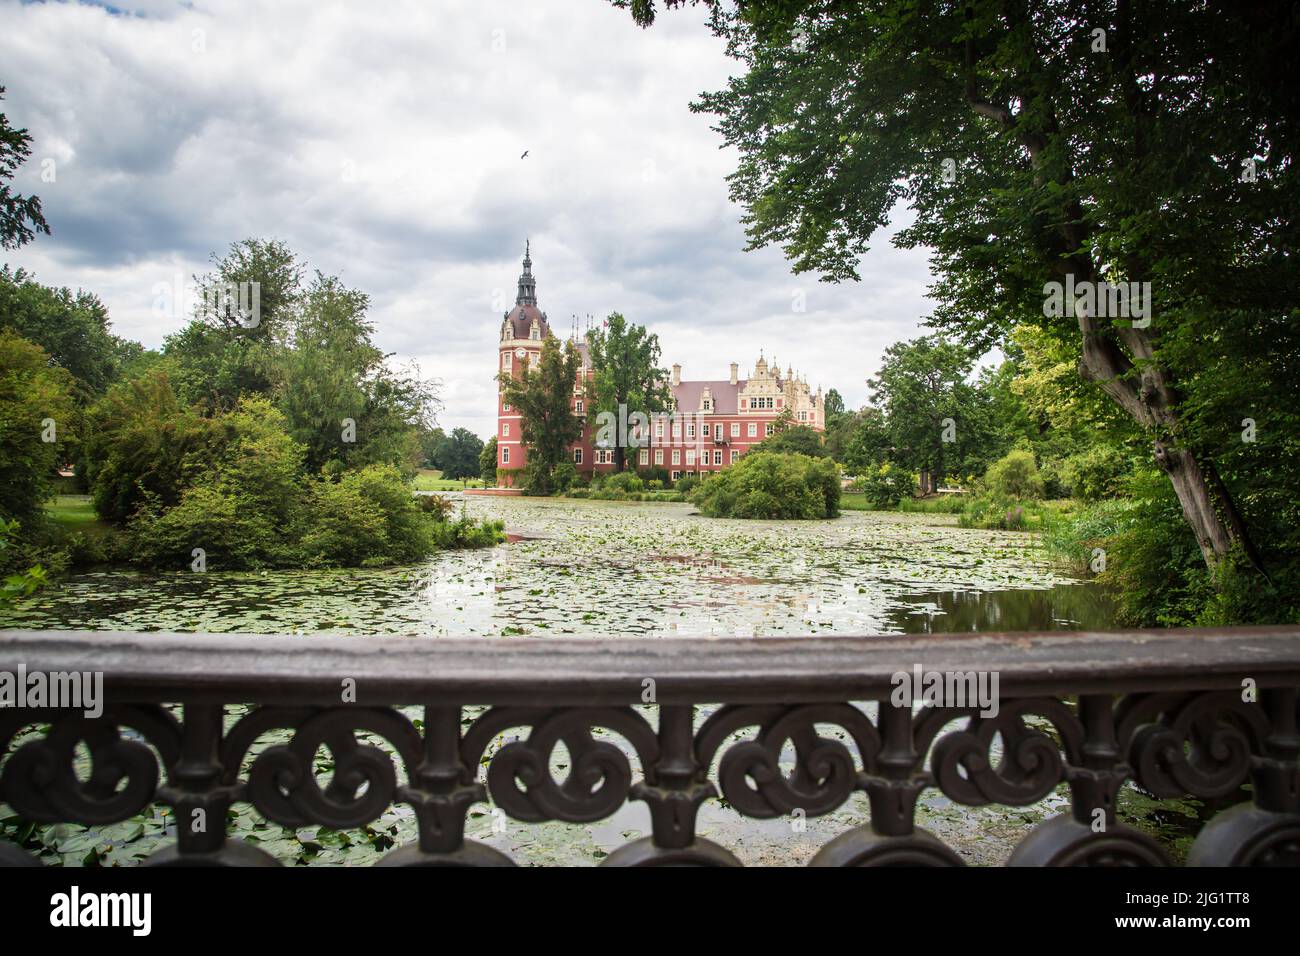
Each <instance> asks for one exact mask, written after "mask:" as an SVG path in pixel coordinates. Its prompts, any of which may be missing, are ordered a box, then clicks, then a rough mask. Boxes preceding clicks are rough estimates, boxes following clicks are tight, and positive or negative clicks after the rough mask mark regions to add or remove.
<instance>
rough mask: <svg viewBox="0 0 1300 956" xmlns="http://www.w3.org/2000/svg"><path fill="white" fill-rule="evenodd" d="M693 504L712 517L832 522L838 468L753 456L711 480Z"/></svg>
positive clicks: (822, 461) (800, 458) (803, 458)
mask: <svg viewBox="0 0 1300 956" xmlns="http://www.w3.org/2000/svg"><path fill="white" fill-rule="evenodd" d="M680 486H681V483H680V482H679V484H678V487H679V488H680ZM690 500H691V501H693V502H694V503H695V504H696V506H697V507H699V509H700V511H701V512H702V513H704V514H706V515H708V516H709V517H711V518H768V519H781V518H795V519H814V518H834V517H836V516H837V515H838V514H839V511H840V475H839V468H838V467H837V466H836V465H835V463H834V462H832V461H831V460H830V459H828V458H813V457H810V456H808V455H797V454H777V453H773V452H750V453H749V454H747V455H745V456H744V457H743V458H741V459H740V461H738V462H737V463H736V464H734V465H732V466H731V467H730V468H728V469H727V470H726V471H722V472H719V473H718V474H716V475H712V476H710V478H709V479H708V480H707V481H705V482H704V483H703V484H701V485H700V486H699V487H698V488H697V489H696V490H695V493H694V494H693V495H692V496H691V499H690Z"/></svg>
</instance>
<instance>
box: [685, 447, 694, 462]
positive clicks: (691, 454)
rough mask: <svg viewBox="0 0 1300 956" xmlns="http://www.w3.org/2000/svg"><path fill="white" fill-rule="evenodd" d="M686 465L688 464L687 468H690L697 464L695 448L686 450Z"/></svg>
mask: <svg viewBox="0 0 1300 956" xmlns="http://www.w3.org/2000/svg"><path fill="white" fill-rule="evenodd" d="M686 464H687V466H690V465H693V464H695V449H694V448H688V449H686Z"/></svg>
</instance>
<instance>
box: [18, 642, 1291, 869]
mask: <svg viewBox="0 0 1300 956" xmlns="http://www.w3.org/2000/svg"><path fill="white" fill-rule="evenodd" d="M19 666H21V667H23V668H24V669H25V671H26V672H27V673H28V674H31V673H33V672H42V673H46V674H50V673H56V672H71V671H77V672H96V671H97V672H102V673H103V675H104V691H105V694H104V696H105V698H106V700H107V706H106V707H105V709H104V712H103V714H102V716H99V717H87V716H86V715H85V714H84V713H83V712H81V711H80V710H69V709H40V710H32V709H21V708H14V709H10V708H3V709H0V759H2V760H3V763H2V764H0V802H3V803H7V804H8V805H9V806H11V807H12V808H13V809H14V810H15V811H16V812H17V813H18V814H19V815H20V816H22V817H23V818H25V819H27V820H30V821H36V822H54V821H75V822H81V823H87V824H105V823H110V822H113V821H118V820H123V819H127V818H129V817H131V816H132V815H134V814H137V813H139V812H141V810H142V809H144V808H146V807H147V806H149V805H150V804H151V803H159V804H164V805H169V806H170V807H171V808H173V810H174V812H175V815H176V820H177V821H178V824H179V826H178V839H177V842H176V843H175V844H174V845H172V846H170V847H168V848H165V849H163V850H161V851H159V852H158V853H156V854H155V855H154V856H152V857H150V858H149V859H148V860H147V861H146V862H147V863H149V864H207V865H262V864H274V862H275V861H274V860H273V859H272V858H271V857H269V856H267V855H266V854H265V853H263V852H262V851H261V850H259V849H257V848H256V847H254V846H252V845H250V844H247V843H243V842H240V841H239V840H237V839H234V838H232V837H231V836H230V835H229V833H228V832H227V828H226V826H225V825H224V822H219V823H218V825H216V826H207V827H202V828H199V827H191V826H190V825H189V821H191V820H197V819H207V820H215V821H225V820H226V819H227V811H228V810H229V808H230V807H231V806H232V804H234V803H236V802H238V801H245V802H248V803H251V804H252V805H253V806H254V807H255V808H256V810H257V811H258V812H259V813H260V814H261V815H263V816H264V817H266V818H268V819H270V820H273V821H277V822H279V823H282V824H285V825H287V826H302V825H305V824H307V823H316V824H321V825H326V826H329V827H333V828H336V829H348V828H357V827H361V826H363V825H365V824H366V823H368V822H369V821H372V820H374V819H376V818H377V817H378V816H379V815H380V814H382V813H384V812H385V811H386V810H388V808H389V807H390V806H391V805H393V804H394V803H405V804H409V805H410V806H411V807H412V808H413V810H414V814H415V816H416V819H417V822H418V836H419V838H418V842H416V843H413V844H411V845H409V846H405V847H401V848H398V849H395V850H392V851H390V852H388V853H387V855H386V856H385V857H384V858H383V859H382V863H383V864H384V865H442V864H452V865H502V864H509V863H510V862H511V860H510V859H509V858H508V857H507V856H505V855H504V854H503V853H501V852H500V851H498V850H496V849H495V848H493V847H490V846H488V845H486V844H484V843H481V842H478V841H475V840H473V839H467V838H466V837H465V821H466V815H467V812H468V810H469V808H470V806H471V805H472V804H474V803H476V802H480V801H484V800H486V799H488V798H489V796H490V798H491V800H492V801H493V802H494V803H495V805H496V806H497V807H499V808H501V809H502V810H503V811H504V812H505V813H506V814H508V815H509V816H511V817H514V818H516V819H518V820H523V821H544V820H564V821H570V822H582V821H595V820H599V819H603V818H605V817H608V816H609V815H611V814H612V813H614V812H615V811H616V810H618V809H619V808H620V807H621V806H622V805H623V804H624V803H625V802H626V801H628V800H639V801H644V802H645V803H646V804H647V805H648V806H649V810H650V815H651V820H652V835H651V836H648V837H645V838H643V839H639V840H635V841H633V842H630V843H628V844H626V845H624V846H622V847H620V848H619V849H617V850H616V851H615V852H614V853H612V854H611V855H610V856H609V857H608V858H607V859H606V860H605V861H604V862H605V864H606V865H611V866H617V865H655V864H671V863H684V864H705V865H729V864H735V863H736V862H737V861H736V858H735V857H734V856H733V855H732V854H731V853H730V852H729V851H728V850H727V849H725V848H724V847H722V846H720V845H717V844H716V843H712V842H709V841H707V840H705V839H703V838H702V837H699V836H697V834H696V816H697V813H698V811H699V808H700V805H701V804H702V803H703V802H704V801H706V800H709V799H710V798H712V797H717V796H722V797H723V798H725V799H726V800H727V801H728V802H729V803H730V805H731V806H732V807H733V808H735V809H736V810H738V811H739V812H740V813H742V814H745V815H746V816H749V817H755V818H773V817H779V816H782V815H787V814H795V813H802V814H805V815H806V816H808V817H815V816H818V815H822V814H826V813H828V812H830V811H832V810H834V809H835V808H837V807H839V806H840V805H841V804H843V803H844V802H845V801H846V800H848V799H849V797H850V796H851V795H852V794H854V793H855V792H856V791H865V793H866V795H867V798H868V801H869V805H870V811H871V812H870V822H869V823H868V824H866V825H864V826H862V827H859V828H856V829H852V830H849V831H848V832H845V833H842V834H840V835H839V836H837V837H835V838H834V839H832V840H830V842H828V843H827V844H826V845H825V846H823V847H822V849H821V850H820V851H819V853H818V854H817V856H816V857H815V859H814V863H816V864H820V865H831V866H845V865H886V864H927V865H953V864H960V863H961V858H960V857H959V856H958V855H957V853H955V852H954V851H953V850H952V849H951V848H950V847H948V846H945V845H944V844H943V843H942V842H941V841H940V840H939V839H937V838H936V837H935V836H933V835H931V834H929V833H927V832H925V831H924V830H922V829H920V828H918V827H917V826H916V825H915V822H914V817H915V812H916V805H917V799H918V796H919V795H920V794H922V792H923V791H925V790H926V789H927V788H938V789H939V790H940V791H942V792H943V793H944V794H945V795H947V796H948V797H949V798H951V799H952V800H954V801H956V802H958V803H961V804H965V805H982V804H988V803H996V804H1003V805H1013V806H1022V805H1028V804H1032V803H1035V802H1037V801H1039V800H1041V799H1042V798H1043V797H1044V796H1045V795H1047V794H1049V793H1051V792H1052V791H1053V790H1054V789H1055V788H1056V787H1058V786H1059V785H1061V784H1062V783H1064V784H1066V785H1068V788H1069V792H1070V794H1071V803H1072V809H1071V812H1069V813H1066V814H1063V815H1061V816H1057V817H1053V818H1051V819H1049V820H1047V821H1046V822H1044V823H1042V824H1039V825H1038V826H1036V827H1035V828H1033V829H1032V830H1031V831H1030V832H1029V833H1028V834H1027V835H1026V836H1025V838H1024V839H1023V840H1022V841H1021V842H1020V843H1019V845H1018V846H1017V848H1016V849H1015V851H1014V853H1013V854H1012V856H1011V859H1010V862H1011V863H1012V864H1023V865H1053V866H1060V865H1148V864H1155V865H1158V864H1164V863H1167V862H1169V859H1168V856H1167V855H1166V852H1165V850H1164V849H1163V848H1162V847H1161V845H1160V844H1159V843H1157V842H1156V841H1155V840H1154V839H1153V838H1152V837H1150V836H1148V835H1146V834H1145V833H1143V832H1141V831H1139V830H1136V829H1134V828H1131V827H1128V826H1125V825H1123V824H1122V823H1120V822H1119V821H1118V819H1117V816H1116V804H1117V800H1118V798H1119V796H1120V793H1121V790H1122V788H1123V786H1124V784H1125V782H1126V781H1129V780H1133V781H1135V782H1136V783H1137V785H1138V786H1140V787H1141V788H1142V789H1143V790H1145V791H1146V792H1148V793H1149V794H1152V795H1154V796H1156V797H1160V798H1171V797H1176V796H1181V795H1193V796H1196V797H1201V798H1211V797H1216V796H1221V795H1224V794H1229V793H1231V792H1233V791H1235V790H1238V789H1239V788H1240V787H1241V786H1242V784H1243V783H1249V784H1250V785H1251V790H1252V795H1251V799H1250V801H1249V802H1246V803H1242V804H1239V805H1237V806H1234V807H1232V808H1231V809H1229V810H1226V811H1224V812H1223V813H1221V814H1220V815H1219V816H1217V817H1216V818H1215V819H1213V820H1212V821H1210V822H1209V823H1208V824H1207V825H1206V826H1205V827H1204V828H1203V829H1202V831H1201V832H1200V834H1199V836H1198V837H1197V839H1196V841H1195V844H1194V845H1193V847H1192V849H1191V851H1190V854H1189V856H1188V863H1189V864H1202V865H1281V864H1292V865H1294V864H1298V863H1300V733H1298V732H1297V719H1298V715H1297V709H1298V705H1297V689H1298V688H1300V628H1297V627H1284V628H1240V629H1231V630H1183V631H1137V632H1126V633H1103V634H1073V633H1064V632H1054V633H1046V634H1000V635H982V636H976V635H927V636H914V637H893V636H890V637H864V638H812V637H808V638H797V639H774V638H758V639H734V640H733V639H725V640H704V639H701V640H641V639H608V640H527V639H502V640H476V641H451V640H419V639H409V638H408V639H393V638H322V637H287V636H285V637H278V636H277V637H254V636H240V635H171V634H107V633H74V632H21V631H8V632H0V672H4V671H8V672H11V673H12V672H15V670H16V668H18V667H19ZM917 667H919V668H920V669H921V671H922V672H923V673H927V674H929V673H959V674H968V675H969V674H984V675H991V674H996V675H997V678H998V684H997V689H998V694H997V701H998V707H997V712H996V714H991V713H989V712H988V711H986V712H985V713H983V714H982V713H981V712H980V710H979V708H978V707H977V706H952V705H950V704H944V705H939V706H917V705H903V706H899V705H897V704H896V702H894V701H891V697H893V696H894V695H895V693H896V687H897V685H896V683H895V682H894V675H896V674H897V673H899V672H903V673H907V672H913V671H914V669H915V668H917ZM347 682H354V683H352V684H349V683H347ZM349 687H350V688H351V689H352V690H351V693H354V694H355V698H354V699H355V702H344V700H343V698H344V695H345V694H348V693H349ZM233 705H246V706H244V707H242V708H241V709H242V711H243V712H242V715H241V716H239V717H238V719H237V720H233V721H232V720H230V719H228V718H229V717H230V712H231V710H232V708H233ZM413 706H414V707H416V708H423V711H422V714H423V720H422V721H418V720H414V719H412V717H411V716H410V715H409V714H408V713H406V712H405V711H408V710H410V708H411V707H413ZM710 707H712V709H711V712H709V709H710ZM989 710H991V708H990V709H989ZM467 712H468V713H471V714H473V713H477V716H476V717H475V719H473V720H470V721H466V722H465V723H464V724H463V723H462V719H463V717H464V715H465V714H466V713H467ZM706 712H707V716H706ZM34 724H35V725H38V726H39V727H40V728H41V730H40V731H39V732H32V731H31V727H32V725H34ZM20 728H28V731H27V734H26V736H27V737H28V738H29V739H27V740H26V742H23V743H21V744H19V745H17V746H15V744H14V741H15V739H16V738H15V734H16V733H17V732H18V731H19V730H20ZM510 728H527V735H526V736H525V737H523V738H522V739H517V740H514V741H511V742H508V743H506V744H505V745H504V746H501V747H499V748H498V749H495V750H491V746H490V745H491V744H492V742H493V741H494V740H500V736H501V734H502V732H503V731H505V730H507V729H510ZM828 728H834V729H836V730H835V731H832V730H830V729H828ZM272 729H280V730H282V731H287V734H286V739H287V741H288V742H287V743H283V744H279V745H276V746H272V747H269V748H266V749H264V750H261V751H260V752H258V753H256V754H255V755H253V754H250V747H251V746H252V743H253V742H254V741H255V740H256V739H257V738H258V737H259V736H261V735H263V734H264V733H266V732H267V731H269V730H272ZM827 734H830V735H829V736H828V735H827ZM363 735H369V736H368V737H366V739H373V737H375V736H377V737H379V738H382V740H384V741H386V745H385V746H383V747H378V746H374V745H373V744H371V743H366V742H365V741H364V740H363V739H362V736H363ZM738 735H739V736H738ZM612 739H616V740H619V741H621V745H616V744H615V743H614V742H612ZM560 745H563V747H564V748H565V749H566V750H567V754H568V760H567V765H566V766H567V772H565V773H563V774H559V773H558V772H557V771H556V768H555V763H554V761H553V756H554V754H555V752H556V748H557V747H559V746H560ZM79 746H81V747H84V748H85V749H86V750H88V751H89V753H90V757H91V759H92V761H93V771H92V772H91V773H89V775H88V776H84V779H83V776H79V775H78V774H77V772H76V771H75V770H74V760H75V754H76V752H77V750H78V747H79ZM321 748H327V749H328V750H329V751H330V752H331V753H332V755H333V772H332V774H331V775H330V779H329V780H328V783H327V784H326V785H325V786H324V787H323V788H322V786H321V781H320V779H318V778H317V776H316V775H315V774H314V772H313V769H312V768H313V758H314V756H315V755H316V754H317V753H318V751H320V750H321ZM489 751H491V752H489ZM83 752H84V751H83ZM783 753H785V754H787V755H790V754H792V756H789V757H788V759H787V760H786V763H785V764H783V763H782V760H783ZM484 764H486V772H485V773H484V772H482V768H483V765H484ZM638 766H639V777H638V776H635V773H636V772H637V771H636V768H637V767H638ZM160 770H161V777H162V779H161V781H160ZM0 862H2V863H9V864H15V863H17V864H24V863H26V864H30V863H34V862H35V860H34V859H33V858H32V857H31V856H30V855H29V854H27V853H26V852H24V851H23V850H21V849H19V848H17V847H16V846H13V845H12V844H0Z"/></svg>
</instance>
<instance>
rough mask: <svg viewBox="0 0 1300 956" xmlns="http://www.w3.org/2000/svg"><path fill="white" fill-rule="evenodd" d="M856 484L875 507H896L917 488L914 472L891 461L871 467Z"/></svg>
mask: <svg viewBox="0 0 1300 956" xmlns="http://www.w3.org/2000/svg"><path fill="white" fill-rule="evenodd" d="M856 484H857V488H858V489H859V490H860V491H861V492H862V494H864V495H866V497H867V501H869V502H870V503H871V505H872V506H873V507H875V508H895V507H897V506H898V504H899V502H901V501H902V500H903V499H904V498H907V497H910V496H911V495H912V492H913V491H915V490H916V482H915V480H914V478H913V475H912V472H911V471H909V470H907V469H904V468H901V467H899V466H898V465H895V464H893V463H891V462H885V463H884V464H882V465H880V466H878V467H876V468H869V469H868V471H867V472H866V474H864V475H861V476H860V477H859V478H858V480H857V483H856Z"/></svg>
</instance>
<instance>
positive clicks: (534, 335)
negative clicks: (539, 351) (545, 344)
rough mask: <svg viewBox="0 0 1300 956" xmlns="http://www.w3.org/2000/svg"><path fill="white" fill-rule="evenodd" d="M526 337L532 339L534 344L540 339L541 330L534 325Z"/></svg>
mask: <svg viewBox="0 0 1300 956" xmlns="http://www.w3.org/2000/svg"><path fill="white" fill-rule="evenodd" d="M528 337H529V338H530V339H532V340H533V341H534V342H536V341H538V340H540V339H541V337H542V330H541V329H539V328H538V327H537V326H536V325H533V327H532V328H531V329H529V330H528Z"/></svg>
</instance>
